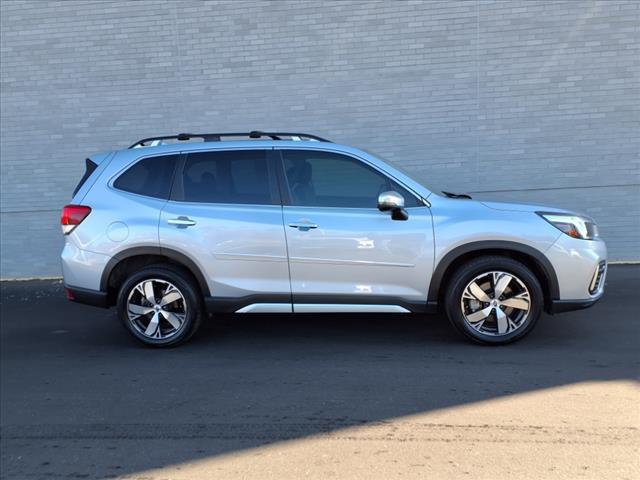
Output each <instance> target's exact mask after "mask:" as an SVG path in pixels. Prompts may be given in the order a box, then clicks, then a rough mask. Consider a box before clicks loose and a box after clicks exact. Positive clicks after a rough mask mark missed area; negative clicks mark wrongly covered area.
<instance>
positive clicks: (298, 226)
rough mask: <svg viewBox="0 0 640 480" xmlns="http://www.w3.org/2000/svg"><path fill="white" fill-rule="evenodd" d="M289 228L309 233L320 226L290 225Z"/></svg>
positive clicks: (306, 224) (313, 224) (312, 224)
mask: <svg viewBox="0 0 640 480" xmlns="http://www.w3.org/2000/svg"><path fill="white" fill-rule="evenodd" d="M289 226H290V227H291V228H297V229H298V230H300V231H301V232H308V231H309V230H311V229H312V228H318V225H316V224H315V223H306V222H305V223H290V224H289Z"/></svg>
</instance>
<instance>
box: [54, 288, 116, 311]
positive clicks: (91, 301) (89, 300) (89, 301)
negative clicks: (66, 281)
mask: <svg viewBox="0 0 640 480" xmlns="http://www.w3.org/2000/svg"><path fill="white" fill-rule="evenodd" d="M64 289H65V292H66V293H67V299H68V300H71V301H72V302H76V303H83V304H85V305H91V306H94V307H102V308H108V307H109V302H108V298H107V292H100V291H96V290H88V289H86V288H79V287H70V286H68V285H65V286H64Z"/></svg>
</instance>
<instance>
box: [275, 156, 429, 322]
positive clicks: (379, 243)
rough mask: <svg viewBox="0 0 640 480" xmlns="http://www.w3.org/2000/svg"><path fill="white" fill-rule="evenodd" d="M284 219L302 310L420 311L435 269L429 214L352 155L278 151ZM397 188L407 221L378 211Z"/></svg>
mask: <svg viewBox="0 0 640 480" xmlns="http://www.w3.org/2000/svg"><path fill="white" fill-rule="evenodd" d="M280 152H281V156H282V169H281V171H280V176H279V178H280V183H281V190H282V192H283V199H284V203H285V205H284V206H283V218H284V225H285V232H286V239H287V248H288V253H289V270H290V276H291V290H292V297H293V304H294V311H296V312H316V311H317V312H324V311H398V312H401V311H422V310H424V309H425V308H426V301H427V285H428V280H429V276H430V274H431V271H432V267H433V233H432V220H431V212H430V210H429V208H428V207H427V206H425V204H424V202H423V201H422V200H421V199H420V198H418V197H417V196H416V195H415V194H414V193H412V192H410V191H409V190H408V189H406V188H404V187H402V186H401V185H399V184H398V183H397V182H396V181H394V180H393V179H391V178H389V177H388V176H387V175H386V174H384V173H383V172H381V171H379V170H377V169H376V168H374V167H373V166H372V165H369V164H368V163H366V162H365V161H363V160H361V159H359V158H355V157H352V156H350V155H346V154H342V153H338V152H330V151H322V150H318V149H306V150H305V149H288V148H281V149H280ZM389 190H395V191H397V192H398V193H400V194H401V195H402V196H403V197H404V199H405V205H406V212H407V213H408V219H407V220H394V219H392V216H391V213H390V212H382V211H380V210H378V208H377V201H378V195H379V194H380V193H382V192H383V191H389Z"/></svg>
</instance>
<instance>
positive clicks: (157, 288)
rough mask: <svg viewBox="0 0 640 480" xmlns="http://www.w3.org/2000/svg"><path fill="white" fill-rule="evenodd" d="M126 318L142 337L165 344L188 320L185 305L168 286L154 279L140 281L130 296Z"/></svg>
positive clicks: (181, 297)
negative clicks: (162, 341)
mask: <svg viewBox="0 0 640 480" xmlns="http://www.w3.org/2000/svg"><path fill="white" fill-rule="evenodd" d="M127 316H128V318H129V322H130V323H131V325H132V326H133V327H134V328H135V329H136V330H137V331H138V332H140V333H141V334H142V335H144V336H145V337H147V338H151V339H163V340H164V339H167V338H170V337H173V336H174V335H176V334H177V333H178V332H179V331H180V330H181V328H182V326H183V325H184V321H185V319H186V317H187V303H186V301H185V298H184V295H183V294H182V292H180V290H179V289H178V288H177V287H176V286H175V285H173V284H172V283H171V282H168V281H166V280H160V279H157V278H153V279H148V280H143V281H142V282H140V283H138V284H137V285H136V286H135V287H133V288H132V289H131V292H130V293H129V297H128V298H127Z"/></svg>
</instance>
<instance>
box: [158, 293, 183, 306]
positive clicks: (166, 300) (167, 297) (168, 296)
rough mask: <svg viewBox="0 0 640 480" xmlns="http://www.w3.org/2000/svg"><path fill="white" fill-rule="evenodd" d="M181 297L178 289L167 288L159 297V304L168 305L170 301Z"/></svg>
mask: <svg viewBox="0 0 640 480" xmlns="http://www.w3.org/2000/svg"><path fill="white" fill-rule="evenodd" d="M181 298H182V295H180V292H179V291H178V290H175V289H174V290H171V289H170V290H168V291H167V292H165V294H164V296H163V297H162V298H161V299H160V306H161V307H164V306H165V305H169V304H170V303H172V302H175V301H176V300H180V299H181Z"/></svg>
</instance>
